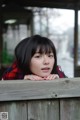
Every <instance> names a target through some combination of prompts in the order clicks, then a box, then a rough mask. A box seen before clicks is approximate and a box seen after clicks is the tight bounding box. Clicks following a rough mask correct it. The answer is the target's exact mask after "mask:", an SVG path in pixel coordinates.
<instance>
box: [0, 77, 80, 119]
mask: <svg viewBox="0 0 80 120" xmlns="http://www.w3.org/2000/svg"><path fill="white" fill-rule="evenodd" d="M1 115H2V116H1ZM6 115H7V117H6ZM1 117H2V118H1ZM3 118H4V119H3ZM0 120H80V78H65V79H58V80H53V81H29V80H13V81H12V80H11V81H0Z"/></svg>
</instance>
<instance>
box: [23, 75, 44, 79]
mask: <svg viewBox="0 0 80 120" xmlns="http://www.w3.org/2000/svg"><path fill="white" fill-rule="evenodd" d="M24 80H43V78H42V77H39V76H37V75H25V76H24Z"/></svg>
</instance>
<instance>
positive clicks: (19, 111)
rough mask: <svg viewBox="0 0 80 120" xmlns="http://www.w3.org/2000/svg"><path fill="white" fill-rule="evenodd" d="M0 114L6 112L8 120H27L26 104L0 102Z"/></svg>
mask: <svg viewBox="0 0 80 120" xmlns="http://www.w3.org/2000/svg"><path fill="white" fill-rule="evenodd" d="M0 112H8V120H27V103H26V102H25V101H24V102H0Z"/></svg>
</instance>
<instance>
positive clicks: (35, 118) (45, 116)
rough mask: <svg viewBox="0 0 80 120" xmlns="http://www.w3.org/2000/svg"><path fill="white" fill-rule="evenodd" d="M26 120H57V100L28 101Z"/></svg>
mask: <svg viewBox="0 0 80 120" xmlns="http://www.w3.org/2000/svg"><path fill="white" fill-rule="evenodd" d="M28 120H59V101H58V100H53V101H52V100H46V101H45V100H44V101H30V102H28Z"/></svg>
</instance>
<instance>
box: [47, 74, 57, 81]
mask: <svg viewBox="0 0 80 120" xmlns="http://www.w3.org/2000/svg"><path fill="white" fill-rule="evenodd" d="M58 78H59V75H58V74H50V75H49V76H47V77H46V78H45V79H46V80H54V79H58Z"/></svg>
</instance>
